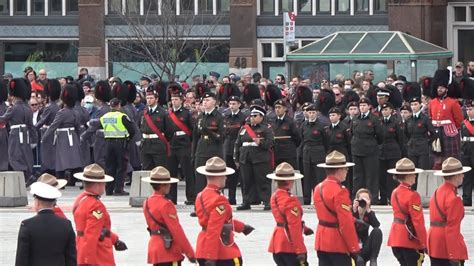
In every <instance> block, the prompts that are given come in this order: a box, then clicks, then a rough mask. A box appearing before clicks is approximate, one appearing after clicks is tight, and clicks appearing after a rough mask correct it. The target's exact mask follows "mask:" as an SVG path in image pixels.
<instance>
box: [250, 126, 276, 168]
mask: <svg viewBox="0 0 474 266" xmlns="http://www.w3.org/2000/svg"><path fill="white" fill-rule="evenodd" d="M244 128H245V130H246V131H247V134H249V136H250V137H251V138H252V139H256V138H257V134H255V131H253V129H252V128H251V127H250V125H249V124H245V125H244ZM268 152H269V153H270V165H271V167H272V170H273V168H275V154H274V153H273V150H272V149H271V148H270V149H269V150H268Z"/></svg>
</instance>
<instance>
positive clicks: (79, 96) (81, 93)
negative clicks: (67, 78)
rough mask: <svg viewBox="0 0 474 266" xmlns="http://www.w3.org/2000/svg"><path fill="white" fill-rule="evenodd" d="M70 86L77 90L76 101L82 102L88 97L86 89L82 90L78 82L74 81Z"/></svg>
mask: <svg viewBox="0 0 474 266" xmlns="http://www.w3.org/2000/svg"><path fill="white" fill-rule="evenodd" d="M70 84H71V85H73V86H74V88H76V91H77V100H76V101H82V99H84V98H85V97H86V94H85V93H84V89H82V85H81V84H80V83H79V82H77V81H73V82H71V83H70Z"/></svg>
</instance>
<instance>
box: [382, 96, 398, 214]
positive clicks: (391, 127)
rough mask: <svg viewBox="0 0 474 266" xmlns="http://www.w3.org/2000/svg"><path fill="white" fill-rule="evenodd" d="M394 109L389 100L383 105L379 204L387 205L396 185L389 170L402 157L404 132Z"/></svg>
mask: <svg viewBox="0 0 474 266" xmlns="http://www.w3.org/2000/svg"><path fill="white" fill-rule="evenodd" d="M393 109H394V107H393V105H392V104H391V103H389V102H388V103H384V104H383V105H382V106H381V114H382V116H381V121H382V136H383V140H382V143H381V144H380V145H379V189H380V201H379V204H381V205H387V203H388V200H389V199H390V197H391V194H392V191H393V190H394V189H395V187H396V184H395V182H394V180H393V178H392V175H389V174H388V173H387V170H388V169H391V168H394V167H395V164H396V163H397V161H398V160H399V159H400V158H401V157H402V145H403V132H402V129H401V128H400V125H399V122H398V120H397V118H396V117H395V116H393Z"/></svg>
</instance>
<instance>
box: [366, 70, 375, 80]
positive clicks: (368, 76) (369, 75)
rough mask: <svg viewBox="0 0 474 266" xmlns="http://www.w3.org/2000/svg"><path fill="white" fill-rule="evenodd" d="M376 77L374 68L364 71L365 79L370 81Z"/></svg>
mask: <svg viewBox="0 0 474 266" xmlns="http://www.w3.org/2000/svg"><path fill="white" fill-rule="evenodd" d="M374 78H375V75H374V71H372V70H365V71H364V79H366V80H370V82H373V81H374Z"/></svg>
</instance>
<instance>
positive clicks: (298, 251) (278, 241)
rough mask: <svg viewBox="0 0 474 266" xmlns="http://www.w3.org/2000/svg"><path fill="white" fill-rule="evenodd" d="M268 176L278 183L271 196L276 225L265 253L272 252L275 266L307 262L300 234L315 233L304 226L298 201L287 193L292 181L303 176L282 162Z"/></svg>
mask: <svg viewBox="0 0 474 266" xmlns="http://www.w3.org/2000/svg"><path fill="white" fill-rule="evenodd" d="M267 177H268V178H270V179H273V180H275V181H276V182H277V190H276V191H275V192H274V193H273V195H272V197H271V199H270V204H271V206H272V214H273V217H274V218H275V222H276V227H275V229H274V230H273V234H272V239H271V240H270V245H269V247H268V252H271V253H273V260H274V261H275V263H276V264H277V265H278V266H287V265H301V266H303V265H308V262H307V251H306V246H305V244H304V239H303V234H305V235H310V234H313V233H314V232H313V230H311V229H309V228H307V227H306V226H305V225H304V222H303V220H302V217H303V209H302V207H301V203H300V201H299V200H298V198H297V197H294V196H293V195H291V193H290V190H291V189H292V188H293V185H294V183H295V180H297V179H301V178H302V177H303V175H301V174H298V173H295V170H294V169H293V166H291V165H290V164H289V163H286V162H283V163H281V164H279V165H278V166H277V167H276V169H275V172H274V173H273V174H269V175H267Z"/></svg>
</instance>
